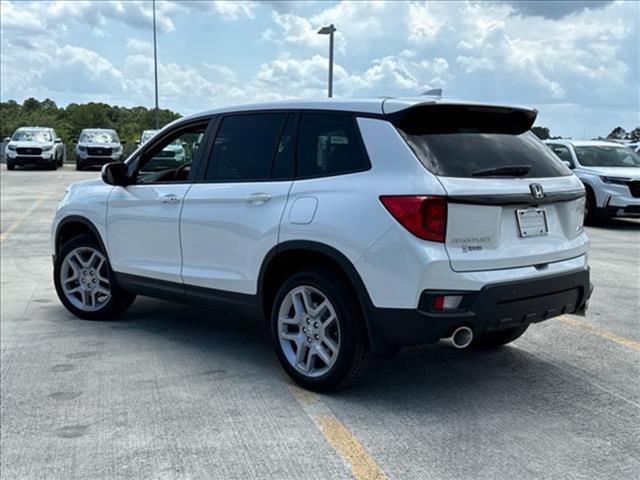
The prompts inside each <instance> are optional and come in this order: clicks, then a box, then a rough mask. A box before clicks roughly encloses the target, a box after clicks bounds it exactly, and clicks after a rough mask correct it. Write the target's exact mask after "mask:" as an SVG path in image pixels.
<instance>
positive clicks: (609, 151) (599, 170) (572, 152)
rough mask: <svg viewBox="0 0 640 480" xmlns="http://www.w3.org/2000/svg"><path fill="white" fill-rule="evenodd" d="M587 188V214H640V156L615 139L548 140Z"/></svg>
mask: <svg viewBox="0 0 640 480" xmlns="http://www.w3.org/2000/svg"><path fill="white" fill-rule="evenodd" d="M545 143H546V144H547V145H549V147H551V150H553V152H554V153H555V154H556V155H557V156H558V157H559V158H560V160H562V161H563V162H564V163H565V164H566V165H567V166H568V167H569V168H570V169H572V170H573V173H575V174H576V176H577V177H578V178H579V179H580V180H581V181H582V183H583V184H584V186H585V189H586V191H587V198H586V204H585V218H586V220H588V221H596V220H607V219H609V218H612V217H635V218H640V156H638V154H637V153H636V152H634V151H633V150H632V149H631V148H629V147H628V146H626V145H621V144H619V143H615V142H602V141H595V140H591V141H576V140H547V141H546V142H545Z"/></svg>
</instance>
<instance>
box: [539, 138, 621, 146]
mask: <svg viewBox="0 0 640 480" xmlns="http://www.w3.org/2000/svg"><path fill="white" fill-rule="evenodd" d="M545 143H559V144H564V145H573V146H574V147H624V146H625V145H624V144H622V143H617V142H607V141H605V140H571V139H560V138H559V139H557V140H545Z"/></svg>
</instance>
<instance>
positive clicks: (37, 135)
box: [11, 130, 52, 142]
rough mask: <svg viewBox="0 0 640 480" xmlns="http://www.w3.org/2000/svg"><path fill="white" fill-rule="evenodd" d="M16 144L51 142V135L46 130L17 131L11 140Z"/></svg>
mask: <svg viewBox="0 0 640 480" xmlns="http://www.w3.org/2000/svg"><path fill="white" fill-rule="evenodd" d="M11 140H12V141H14V142H50V141H52V138H51V133H49V132H48V131H46V130H16V132H15V133H14V134H13V137H12V138H11Z"/></svg>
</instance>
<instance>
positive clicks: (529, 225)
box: [516, 208, 549, 237]
mask: <svg viewBox="0 0 640 480" xmlns="http://www.w3.org/2000/svg"><path fill="white" fill-rule="evenodd" d="M516 218H517V219H518V230H520V236H521V237H538V236H540V235H546V234H547V233H549V227H548V225H547V212H546V211H545V210H544V208H527V209H523V210H516Z"/></svg>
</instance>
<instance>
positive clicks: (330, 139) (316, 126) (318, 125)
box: [297, 113, 369, 178]
mask: <svg viewBox="0 0 640 480" xmlns="http://www.w3.org/2000/svg"><path fill="white" fill-rule="evenodd" d="M367 168H369V161H368V159H367V157H366V155H365V153H364V149H363V146H362V144H361V140H360V136H359V133H358V129H357V126H356V122H355V118H354V117H353V116H351V115H339V114H330V113H304V114H302V116H301V118H300V128H299V133H298V175H297V176H298V178H309V177H320V176H326V175H337V174H344V173H351V172H358V171H362V170H366V169H367Z"/></svg>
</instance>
